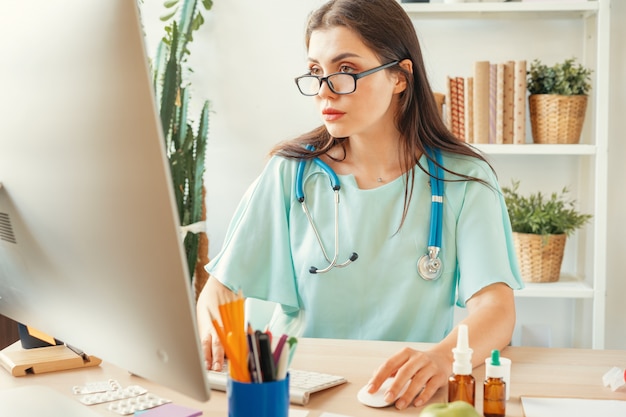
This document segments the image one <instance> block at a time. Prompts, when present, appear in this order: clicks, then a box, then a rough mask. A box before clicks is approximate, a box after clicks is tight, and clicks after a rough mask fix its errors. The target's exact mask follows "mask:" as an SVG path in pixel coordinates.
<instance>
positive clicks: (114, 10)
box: [0, 0, 209, 401]
mask: <svg viewBox="0 0 626 417" xmlns="http://www.w3.org/2000/svg"><path fill="white" fill-rule="evenodd" d="M2 21H3V23H2V25H0V55H2V57H3V58H2V64H0V184H1V186H0V314H3V315H6V316H8V317H11V318H13V319H14V320H16V321H18V322H21V323H24V324H27V325H29V326H32V327H34V328H37V329H38V330H41V331H43V332H45V333H47V334H50V335H52V336H54V337H55V338H57V339H59V340H62V341H64V342H66V343H68V344H71V345H73V346H75V347H77V348H80V349H82V350H84V351H85V352H86V353H87V354H89V355H94V356H97V357H99V358H101V359H103V360H105V361H108V362H111V363H114V364H116V365H118V366H120V367H122V368H124V369H127V370H128V371H129V372H132V373H134V374H137V375H139V376H142V377H145V378H147V379H150V380H152V381H155V382H157V383H161V384H163V385H166V386H168V387H170V388H172V389H175V390H177V391H179V392H181V393H183V394H186V395H188V396H190V397H192V398H195V399H198V400H201V401H202V400H206V399H208V396H209V389H208V383H207V380H206V373H205V372H204V364H203V362H204V360H203V357H202V352H201V349H200V342H199V338H198V335H197V332H196V323H195V308H194V298H193V294H192V289H191V285H190V278H189V272H188V271H187V267H186V262H185V255H184V251H183V246H182V239H181V236H180V227H179V221H178V214H177V211H176V206H175V202H174V197H173V191H172V183H171V178H170V172H169V166H168V163H167V159H166V156H165V153H164V140H163V135H162V132H161V128H160V121H159V118H158V114H157V111H156V106H155V101H154V94H153V89H152V84H151V82H152V81H151V75H150V71H149V67H148V61H147V58H146V56H147V55H146V53H145V46H144V39H143V31H142V26H141V24H140V19H139V12H138V9H137V4H136V2H135V1H134V0H106V1H85V0H29V1H12V2H9V3H8V4H3V6H2Z"/></svg>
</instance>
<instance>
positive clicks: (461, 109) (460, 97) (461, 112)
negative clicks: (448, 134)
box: [455, 77, 467, 141]
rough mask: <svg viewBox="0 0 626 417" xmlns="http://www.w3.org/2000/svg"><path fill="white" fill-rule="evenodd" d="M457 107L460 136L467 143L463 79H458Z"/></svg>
mask: <svg viewBox="0 0 626 417" xmlns="http://www.w3.org/2000/svg"><path fill="white" fill-rule="evenodd" d="M455 81H456V106H457V117H458V119H459V122H458V123H459V126H458V128H459V136H458V138H459V139H460V140H462V141H467V138H466V133H465V86H464V80H463V77H456V80H455Z"/></svg>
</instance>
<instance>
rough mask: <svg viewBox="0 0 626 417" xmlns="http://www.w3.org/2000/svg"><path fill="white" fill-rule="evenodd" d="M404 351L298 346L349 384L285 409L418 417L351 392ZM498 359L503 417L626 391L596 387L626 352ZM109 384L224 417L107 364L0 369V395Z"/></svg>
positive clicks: (222, 400) (213, 405)
mask: <svg viewBox="0 0 626 417" xmlns="http://www.w3.org/2000/svg"><path fill="white" fill-rule="evenodd" d="M407 345H409V346H412V347H415V348H420V346H421V347H422V348H423V347H425V346H427V345H425V344H418V343H400V342H364V341H353V340H329V339H302V340H300V342H299V346H298V350H297V351H296V355H295V357H294V361H293V366H294V368H299V369H309V370H315V371H320V372H326V373H335V374H341V375H343V376H345V377H346V378H347V379H348V383H347V384H344V385H342V386H339V387H335V388H331V389H329V390H327V391H325V392H322V393H318V394H314V395H313V396H311V400H310V402H309V404H308V405H307V406H304V407H301V406H296V405H292V408H294V409H305V410H308V411H309V417H318V416H320V415H321V414H322V413H323V412H325V411H326V412H333V413H338V414H345V415H348V416H352V417H368V416H380V415H392V414H395V415H398V414H403V415H407V414H410V415H418V414H419V410H417V409H415V408H414V407H409V408H408V409H406V410H403V411H398V410H396V409H395V408H386V409H371V408H368V407H365V406H363V405H361V404H360V403H359V402H358V401H357V400H356V393H357V391H358V390H359V389H360V388H361V387H362V386H363V385H364V384H365V383H366V382H367V381H368V379H369V377H370V376H371V374H372V372H373V370H374V369H375V368H376V367H377V366H378V365H379V364H380V363H381V362H382V361H384V360H385V359H386V358H388V357H389V356H390V355H392V354H393V353H396V352H397V351H398V350H399V349H401V348H402V347H404V346H407ZM502 356H505V357H508V358H510V359H511V360H512V367H511V398H510V400H509V401H508V402H507V413H506V414H507V416H509V417H522V416H523V411H522V406H521V402H520V396H541V397H546V396H551V397H580V398H601V399H614V400H626V392H624V391H617V392H613V391H611V390H610V389H609V388H606V387H604V386H603V385H602V375H603V374H604V373H605V372H606V371H607V370H609V369H610V368H611V367H613V366H618V367H622V368H623V367H626V351H615V350H613V351H611V350H582V349H547V348H529V347H528V348H527V347H509V348H507V349H505V350H504V351H503V352H502ZM474 376H475V378H476V381H477V384H476V385H477V390H476V408H477V409H478V411H482V379H483V377H484V366H480V367H478V368H476V369H475V370H474ZM110 378H113V379H117V380H118V381H119V382H120V383H121V384H122V385H123V386H127V385H131V384H137V385H141V386H143V387H145V388H147V389H148V390H149V391H150V392H153V393H155V394H157V395H159V396H162V397H166V398H169V399H171V400H172V401H173V402H174V403H176V404H179V405H184V406H187V407H191V408H195V409H200V410H202V411H203V416H208V417H213V416H215V417H217V416H219V417H224V416H226V415H227V406H226V395H225V394H224V393H223V392H212V393H211V400H210V401H208V402H206V403H200V402H197V401H194V400H191V399H189V398H187V397H185V396H183V395H181V394H178V393H176V392H173V391H171V390H169V389H167V388H164V387H162V386H159V385H156V384H153V383H151V382H150V381H146V380H143V379H140V378H138V377H135V376H131V375H129V374H128V373H127V372H125V371H124V370H122V369H120V368H117V367H116V366H113V365H111V364H109V363H106V362H105V363H103V364H102V365H100V366H98V367H94V368H87V369H81V370H76V371H63V372H55V373H48V374H40V375H29V376H25V377H18V378H16V377H12V376H11V375H10V374H9V373H8V372H6V371H5V370H4V369H0V390H2V389H8V388H12V387H19V386H25V385H44V386H48V387H51V388H53V389H55V390H57V391H58V392H61V393H63V394H65V395H67V396H68V397H72V396H73V394H72V387H73V386H75V385H83V384H86V383H88V382H94V381H102V380H107V379H110ZM446 395H447V394H446V390H445V389H442V390H439V392H438V393H437V394H436V396H435V397H434V398H433V400H431V402H432V401H434V402H445V400H446ZM34 400H35V401H36V399H34ZM85 407H86V406H85ZM90 409H92V410H96V411H98V412H99V413H101V414H102V415H104V416H109V417H112V416H116V415H117V414H114V413H112V412H110V411H108V410H106V409H105V406H103V405H98V406H94V407H91V408H90ZM51 415H54V414H51Z"/></svg>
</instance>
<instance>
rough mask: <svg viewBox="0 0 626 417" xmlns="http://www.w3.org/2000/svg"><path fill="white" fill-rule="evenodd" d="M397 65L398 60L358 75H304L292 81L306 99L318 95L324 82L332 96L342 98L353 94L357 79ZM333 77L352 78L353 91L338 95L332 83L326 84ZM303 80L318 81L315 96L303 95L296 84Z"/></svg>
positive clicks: (340, 73)
mask: <svg viewBox="0 0 626 417" xmlns="http://www.w3.org/2000/svg"><path fill="white" fill-rule="evenodd" d="M399 63H400V61H398V60H396V61H391V62H388V63H386V64H383V65H380V66H378V67H375V68H372V69H368V70H366V71H362V72H359V73H358V74H352V73H349V72H333V73H332V74H328V75H327V76H325V77H320V76H318V75H313V74H304V75H301V76H299V77H296V78H295V79H294V81H295V82H296V86H297V87H298V91H300V94H302V95H303V96H306V97H315V96H316V95H318V94H319V93H320V90H321V89H322V84H323V83H324V82H326V85H327V86H328V88H330V91H332V92H333V93H334V94H338V95H342V96H343V95H347V94H352V93H354V92H355V91H356V82H357V80H359V79H361V78H363V77H365V76H368V75H370V74H373V73H375V72H378V71H381V70H384V69H387V68H390V67H393V66H394V65H397V64H399ZM335 75H348V76H350V77H352V78H353V79H354V90H352V91H350V92H348V93H340V92H337V91H335V89H334V88H333V86H332V83H329V82H328V79H329V78H330V77H333V76H335ZM303 78H317V80H318V81H319V87H318V89H317V92H316V93H315V94H305V93H304V92H302V89H301V88H300V84H298V81H299V80H301V79H303Z"/></svg>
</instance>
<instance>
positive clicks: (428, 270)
mask: <svg viewBox="0 0 626 417" xmlns="http://www.w3.org/2000/svg"><path fill="white" fill-rule="evenodd" d="M438 252H439V250H438V248H429V250H428V254H427V255H423V256H422V257H420V258H419V260H418V261H417V272H418V273H419V274H420V276H421V277H422V278H423V279H425V280H426V281H434V280H436V279H438V278H439V277H440V276H441V274H442V273H443V267H442V266H443V265H442V263H441V259H439V253H438Z"/></svg>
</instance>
